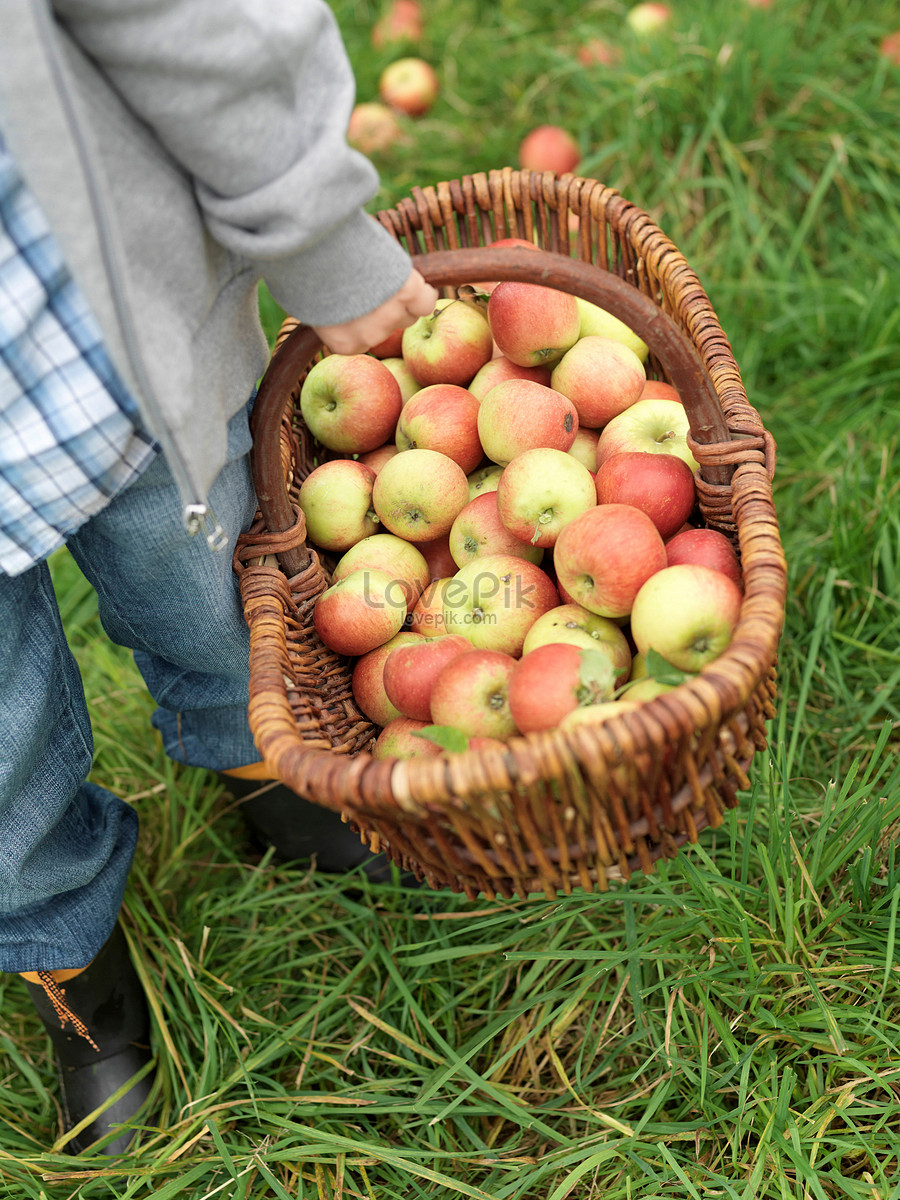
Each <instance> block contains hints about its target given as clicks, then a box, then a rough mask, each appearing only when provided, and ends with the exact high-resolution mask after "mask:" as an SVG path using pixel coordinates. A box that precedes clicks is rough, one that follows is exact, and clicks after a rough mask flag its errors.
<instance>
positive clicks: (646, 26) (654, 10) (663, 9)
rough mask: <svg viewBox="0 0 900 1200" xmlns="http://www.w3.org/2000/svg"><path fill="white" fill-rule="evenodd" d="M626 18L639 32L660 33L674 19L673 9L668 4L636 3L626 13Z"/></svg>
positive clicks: (635, 30)
mask: <svg viewBox="0 0 900 1200" xmlns="http://www.w3.org/2000/svg"><path fill="white" fill-rule="evenodd" d="M625 20H626V22H627V23H628V25H629V26H630V27H631V29H632V30H633V31H634V32H635V33H637V34H640V35H648V34H655V33H660V32H661V31H662V30H663V29H665V28H666V26H667V25H668V24H669V22H670V21H671V20H672V10H671V8H670V7H669V6H668V4H652V3H647V4H635V6H634V7H633V8H630V9H629V10H628V12H627V13H626V14H625Z"/></svg>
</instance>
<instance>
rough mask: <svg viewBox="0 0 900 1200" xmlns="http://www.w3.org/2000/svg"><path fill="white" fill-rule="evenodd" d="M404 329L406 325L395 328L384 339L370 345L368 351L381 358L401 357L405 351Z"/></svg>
mask: <svg viewBox="0 0 900 1200" xmlns="http://www.w3.org/2000/svg"><path fill="white" fill-rule="evenodd" d="M403 329H404V326H402V325H401V326H400V328H399V329H395V330H393V332H391V333H389V334H388V335H387V337H386V338H384V339H383V340H382V341H380V342H376V344H375V345H374V346H370V347H369V349H368V351H367V353H368V354H371V355H372V356H373V357H375V358H380V359H385V358H399V357H400V355H401V354H402V353H403Z"/></svg>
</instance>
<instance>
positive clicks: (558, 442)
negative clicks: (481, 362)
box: [478, 379, 578, 467]
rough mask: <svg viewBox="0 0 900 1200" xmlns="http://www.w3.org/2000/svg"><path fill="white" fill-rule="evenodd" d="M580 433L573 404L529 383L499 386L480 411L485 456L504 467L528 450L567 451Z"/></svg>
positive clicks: (511, 382)
mask: <svg viewBox="0 0 900 1200" xmlns="http://www.w3.org/2000/svg"><path fill="white" fill-rule="evenodd" d="M577 432H578V413H577V412H576V411H575V405H574V404H573V403H572V402H571V400H567V399H566V397H565V396H563V395H561V394H560V393H559V392H555V391H554V390H553V389H552V388H548V387H545V386H544V385H543V384H542V383H534V382H532V381H531V380H530V379H507V380H506V381H505V382H504V383H498V384H497V385H496V387H492V388H491V390H490V391H489V392H488V394H487V395H486V396H485V397H484V399H483V400H482V401H481V406H480V408H479V410H478V436H479V437H480V439H481V444H482V446H483V447H484V452H485V454H486V455H487V456H488V458H490V459H492V460H493V461H494V462H495V463H497V464H498V465H499V466H501V467H505V466H506V465H507V464H508V463H510V462H511V461H512V460H513V459H514V458H515V457H516V455H518V454H522V453H523V452H524V451H525V450H533V449H537V448H538V447H541V446H543V447H550V448H552V449H554V450H563V451H565V450H568V449H569V448H570V447H571V445H572V443H573V442H574V441H575V435H576V434H577Z"/></svg>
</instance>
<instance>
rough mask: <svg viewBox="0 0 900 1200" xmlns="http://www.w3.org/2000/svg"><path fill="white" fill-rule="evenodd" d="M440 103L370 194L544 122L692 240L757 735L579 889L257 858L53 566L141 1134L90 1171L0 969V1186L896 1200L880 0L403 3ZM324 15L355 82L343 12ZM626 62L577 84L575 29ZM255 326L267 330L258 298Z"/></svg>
mask: <svg viewBox="0 0 900 1200" xmlns="http://www.w3.org/2000/svg"><path fill="white" fill-rule="evenodd" d="M424 7H425V10H426V26H427V30H428V34H427V39H426V42H425V44H424V46H423V47H422V50H423V53H424V54H425V55H426V56H427V57H429V58H431V59H432V60H433V61H434V62H435V63H436V64H437V65H438V66H439V68H440V71H441V75H442V80H443V87H444V90H443V94H442V97H441V100H440V102H439V103H438V105H437V106H436V107H435V109H434V110H433V111H432V113H430V114H429V115H428V116H426V117H424V118H422V119H420V120H419V121H418V122H415V123H412V122H410V123H409V131H410V143H409V144H408V145H406V146H402V147H400V148H399V149H397V151H396V152H395V153H392V154H390V155H385V156H383V157H382V158H381V159H379V160H378V165H379V167H380V169H381V172H382V191H381V193H380V195H379V197H378V200H377V202H376V204H375V205H374V206H373V207H385V206H388V205H390V204H392V203H394V202H395V200H396V199H397V198H399V197H400V196H401V195H403V194H405V193H406V192H407V191H408V189H409V188H410V187H411V186H413V185H416V184H427V183H433V182H437V181H439V180H441V179H449V178H454V177H457V176H459V175H461V174H464V173H468V172H472V171H477V170H487V169H490V168H492V167H498V166H503V165H506V164H511V165H514V164H515V156H516V148H517V146H518V142H519V140H520V138H521V136H522V135H523V134H524V133H525V132H526V131H527V129H528V128H530V127H531V126H532V125H534V124H538V123H541V122H544V121H553V122H558V123H561V124H564V125H566V126H568V127H569V128H571V129H572V130H573V132H574V133H575V134H576V136H577V137H578V138H579V140H580V143H581V146H582V150H583V153H584V160H583V163H582V168H581V169H582V172H583V173H584V174H588V175H593V176H596V177H599V178H602V179H603V180H604V182H606V183H609V184H611V185H613V186H615V187H618V188H619V189H620V190H622V191H623V192H624V193H625V194H626V195H627V196H628V197H629V198H630V199H632V200H634V201H635V202H636V203H637V204H639V205H641V206H642V207H644V208H646V209H648V211H650V212H651V213H652V215H653V216H654V218H655V219H656V220H657V221H658V222H659V224H660V225H662V227H663V228H664V229H665V230H666V232H667V233H668V234H669V235H670V236H671V237H672V239H673V240H674V241H675V242H676V244H677V245H678V246H679V247H680V248H681V249H682V250H683V251H684V252H685V253H686V254H687V256H688V258H689V259H690V261H691V263H692V265H693V266H694V267H695V269H696V270H697V271H698V273H699V274H700V276H701V278H702V279H703V282H704V284H705V286H706V288H707V290H708V292H709V293H710V296H711V298H712V301H713V304H714V306H715V307H716V310H717V312H718V313H719V315H720V318H721V320H722V323H723V325H724V327H725V329H726V331H727V332H728V334H729V337H730V339H731V341H732V344H733V346H734V349H735V353H736V356H737V359H738V361H739V362H740V364H741V368H742V371H743V374H744V378H745V382H746V385H747V389H748V392H749V394H750V397H751V400H752V402H753V403H754V404H755V406H756V407H757V408H758V409H759V411H760V413H761V415H762V416H763V419H764V421H765V423H766V425H767V427H768V428H769V429H770V430H771V431H772V433H773V434H774V436H775V438H776V440H777V442H778V446H779V466H778V475H777V493H776V500H777V503H778V509H779V518H780V524H781V531H782V536H783V540H784V544H785V549H786V553H787V557H788V563H789V595H788V604H787V614H786V628H785V635H784V639H783V642H782V647H781V653H780V687H781V694H780V697H779V704H778V715H777V718H776V719H775V721H774V722H773V724H772V731H771V732H772V737H771V751H770V754H768V755H765V754H764V755H760V756H758V758H757V760H756V761H755V763H754V768H753V775H752V786H751V788H750V790H749V791H748V792H747V793H746V794H744V795H742V797H741V803H740V806H739V808H738V809H737V810H735V811H733V812H731V813H730V814H729V816H728V818H727V820H726V823H725V824H724V826H723V827H722V828H720V829H719V830H717V831H715V832H707V833H704V834H703V835H701V839H700V843H699V844H698V845H697V846H695V847H692V848H689V849H687V850H685V851H684V852H683V853H681V854H680V855H679V857H678V858H677V859H676V860H674V861H673V862H671V863H667V864H662V865H661V866H660V867H659V868H658V870H657V871H656V872H655V874H654V875H652V876H648V877H642V876H637V877H635V878H634V879H633V880H632V881H631V882H630V883H629V884H628V885H626V886H619V887H617V888H615V889H614V890H613V891H611V892H610V893H609V894H607V895H603V896H585V895H575V896H572V897H569V898H561V899H559V900H557V901H547V900H530V901H518V900H517V901H511V902H487V901H467V900H465V899H461V898H459V897H455V896H452V895H449V894H445V893H438V894H431V893H425V894H422V893H417V892H410V891H407V890H405V889H404V888H403V887H402V886H400V885H399V884H397V885H396V886H389V887H385V888H382V889H377V890H376V889H373V888H371V887H369V886H368V885H367V884H366V883H365V881H364V880H362V879H358V880H355V881H354V882H355V883H356V885H357V886H356V890H355V891H349V890H348V889H347V887H346V883H347V881H346V880H341V879H335V878H333V877H329V876H322V875H319V874H316V873H310V872H306V871H302V870H288V869H285V868H282V867H277V866H275V865H274V864H272V863H271V862H269V861H267V860H262V861H260V859H259V856H258V855H255V854H254V853H253V852H252V849H251V847H250V846H249V845H248V844H247V842H246V838H245V835H244V833H243V829H242V825H241V822H240V819H239V816H238V815H237V813H236V812H235V811H234V806H233V805H232V804H231V802H230V801H229V799H228V797H227V795H226V793H225V792H224V790H223V789H222V787H221V786H220V785H219V784H218V783H217V782H215V781H214V779H213V778H212V777H210V776H208V775H207V774H206V773H204V772H202V771H198V770H186V769H180V768H176V767H174V766H173V765H172V764H170V763H169V762H168V760H166V758H165V757H164V756H163V754H162V752H161V750H160V748H159V745H158V742H157V740H156V737H155V735H154V734H153V732H152V729H151V727H150V722H149V718H150V713H151V710H152V705H151V702H150V700H149V698H148V697H147V695H146V693H145V691H144V689H143V685H142V683H141V680H140V677H139V676H138V675H137V673H136V671H135V669H134V666H133V664H132V663H131V661H130V658H129V657H128V656H127V655H126V654H125V653H124V652H123V651H121V650H119V649H118V648H116V647H113V646H110V645H109V643H108V642H106V641H105V639H104V638H103V635H102V631H101V630H100V628H99V625H98V621H97V616H96V605H95V602H94V598H93V594H92V592H91V590H90V588H89V587H88V586H87V585H86V584H85V583H84V582H83V581H82V580H81V578H80V576H79V575H78V574H77V571H76V570H75V568H74V566H73V564H72V562H71V560H69V559H68V558H67V556H66V555H65V554H62V555H59V556H57V558H56V559H55V560H54V563H53V568H54V574H55V576H56V580H57V586H58V591H59V594H60V597H61V604H62V607H63V611H64V617H65V621H66V625H67V629H68V631H69V634H70V638H71V641H72V645H73V649H74V650H75V653H76V656H77V657H78V660H79V662H80V664H81V667H82V671H83V675H84V678H85V685H86V689H87V693H88V696H89V700H90V707H91V714H92V719H93V722H94V731H95V739H96V761H95V778H96V779H97V780H98V781H100V782H102V783H103V784H105V785H106V786H108V787H110V788H112V789H113V790H114V791H116V792H117V793H118V794H119V795H121V796H123V797H125V798H126V799H127V800H129V801H130V802H132V803H134V805H135V806H136V808H137V809H138V811H139V813H140V817H141V824H142V834H141V846H140V852H139V854H138V857H137V860H136V864H135V869H134V872H133V876H132V880H131V883H130V886H129V890H128V894H127V928H128V930H129V934H130V936H131V937H132V938H133V939H134V941H135V942H136V943H139V944H140V946H141V948H142V949H141V954H140V956H139V958H138V961H139V964H140V969H141V972H142V974H143V976H144V978H145V982H146V986H147V989H148V993H149V995H150V997H151V1000H152V1002H153V1006H154V1014H155V1026H156V1034H155V1045H156V1049H157V1057H158V1063H159V1084H158V1094H157V1101H158V1102H157V1105H156V1108H155V1110H154V1113H153V1116H152V1121H153V1123H152V1125H151V1126H149V1127H148V1128H147V1131H146V1133H145V1134H144V1135H142V1138H141V1140H140V1143H139V1145H138V1146H137V1147H136V1148H135V1150H134V1152H133V1153H131V1154H129V1155H127V1156H126V1157H125V1158H124V1159H122V1160H121V1161H120V1162H116V1163H114V1164H112V1165H106V1166H100V1165H98V1166H97V1167H96V1169H92V1167H91V1164H90V1161H89V1160H87V1159H83V1160H73V1159H70V1158H68V1157H66V1156H65V1155H63V1154H61V1153H57V1152H54V1151H53V1149H51V1147H52V1146H53V1144H54V1139H55V1138H56V1137H57V1136H58V1133H59V1114H58V1111H57V1102H56V1099H55V1095H56V1092H55V1087H54V1084H53V1082H52V1079H51V1070H50V1062H51V1059H50V1052H49V1043H48V1041H47V1038H46V1036H45V1035H44V1033H43V1031H42V1030H41V1029H40V1027H38V1026H37V1023H36V1021H35V1020H34V1018H33V1015H32V1014H31V1012H30V1010H29V1007H28V1003H27V997H26V994H25V990H24V987H23V985H22V984H21V983H20V981H18V980H17V979H15V978H9V977H7V978H5V979H3V980H2V981H0V988H2V1000H0V1012H2V1037H0V1195H4V1196H7V1195H8V1196H9V1197H10V1198H13V1197H14V1198H16V1200H19V1198H20V1197H27V1198H28V1200H39V1198H40V1200H68V1198H70V1197H76V1196H77V1197H83V1198H84V1200H89V1198H90V1200H93V1198H94V1197H116V1198H117V1200H124V1198H125V1197H128V1198H132V1197H134V1198H141V1200H142V1198H144V1197H148V1198H149V1197H151V1196H153V1197H155V1198H156V1200H168V1198H169V1197H190V1198H191V1200H195V1198H196V1200H201V1198H205V1197H210V1198H212V1197H217V1198H221V1200H284V1198H285V1197H291V1198H292V1200H294V1198H305V1200H309V1198H312V1197H315V1198H316V1200H337V1198H338V1197H345V1198H349V1197H364V1198H365V1200H375V1198H377V1200H401V1198H403V1200H413V1198H416V1200H418V1198H425V1197H428V1198H433V1197H441V1198H442V1200H443V1198H445V1197H447V1198H451V1197H480V1198H482V1200H488V1198H489V1200H507V1198H509V1200H564V1198H567V1197H571V1198H573V1200H600V1198H601V1197H603V1200H656V1198H658V1197H659V1198H662V1197H666V1198H668V1197H672V1198H673V1200H675V1198H678V1200H684V1198H686V1197H692V1198H694V1200H696V1198H698V1197H703V1198H704V1200H705V1198H707V1197H719V1196H721V1197H723V1198H728V1200H755V1198H757V1197H759V1198H764V1200H788V1198H790V1200H826V1198H827V1200H838V1198H844V1197H849V1198H852V1200H900V1053H898V1027H900V957H898V948H900V927H898V925H900V916H898V914H900V860H898V859H900V856H898V851H897V845H898V834H900V765H898V755H897V750H898V738H897V734H896V722H897V719H898V708H900V483H898V479H900V459H898V443H900V436H898V429H900V426H898V419H897V411H898V410H897V396H898V392H900V356H898V355H897V352H896V346H897V343H898V335H900V305H898V303H897V284H896V281H897V278H898V276H900V171H898V163H900V123H898V121H897V113H898V112H900V69H897V68H893V69H892V68H890V67H888V65H887V64H885V63H884V62H881V61H879V59H878V57H877V54H876V48H877V43H878V40H879V38H880V36H881V35H882V34H883V33H884V32H886V31H887V30H889V29H891V28H893V27H894V26H895V25H896V24H897V21H896V11H895V8H894V6H893V5H892V4H890V3H886V2H882V0H874V2H870V3H863V2H862V0H845V2H843V3H838V2H837V0H823V2H819V3H814V2H806V3H800V2H799V0H774V4H773V7H772V9H770V10H769V11H768V12H765V11H761V10H757V9H751V8H748V7H745V5H744V4H743V3H742V0H734V3H729V4H717V5H714V4H709V3H700V2H699V0H695V2H691V0H683V2H682V3H678V0H676V3H675V5H674V7H675V10H676V19H675V27H674V31H673V33H672V35H671V37H670V38H666V39H661V40H659V41H658V42H656V43H639V42H638V41H637V40H636V39H634V38H633V37H630V36H628V37H626V36H625V32H624V29H623V25H622V13H623V11H624V6H623V5H621V4H617V3H614V2H613V0H600V2H597V0H595V2H593V3H587V4H579V5H576V4H566V5H559V4H555V5H553V4H550V3H549V0H533V2H532V3H528V4H521V3H518V2H514V0H495V3H493V4H486V3H477V2H476V0H453V3H450V0H433V2H432V3H427V2H426V3H425V5H424ZM335 9H336V11H337V14H338V16H339V19H340V21H341V24H342V28H343V29H344V32H345V37H346V40H347V45H348V49H349V52H350V55H351V59H352V61H353V63H354V66H355V69H356V71H357V76H358V81H359V87H358V92H359V96H360V98H361V99H367V98H370V97H371V96H372V95H373V94H374V92H375V87H376V82H377V78H378V74H379V71H380V69H381V68H382V67H383V66H384V65H385V64H386V62H387V61H389V59H390V58H391V57H392V54H391V53H390V52H388V51H383V52H380V53H373V52H372V51H371V49H370V48H369V45H368V30H369V28H370V26H371V22H372V20H373V19H374V17H375V16H376V15H377V12H378V6H377V5H376V4H375V3H373V2H366V3H364V2H361V0H357V2H355V3H352V4H351V3H350V2H349V0H340V2H339V3H336V4H335ZM597 34H599V35H601V36H606V37H608V38H609V39H610V40H615V41H621V42H622V44H623V46H624V50H625V53H624V58H623V61H622V63H621V64H620V65H619V66H618V67H616V68H612V69H609V68H606V69H604V68H592V69H591V70H589V71H585V70H584V69H583V68H581V67H579V66H578V65H577V64H576V63H575V62H574V61H573V59H572V56H571V51H572V49H573V48H574V47H575V46H577V45H578V43H579V42H580V41H581V40H583V39H584V38H585V37H586V36H588V35H597ZM266 303H267V308H266V314H267V320H268V321H269V323H270V325H274V322H275V321H276V320H277V315H278V314H277V311H276V310H275V309H274V307H273V306H271V305H270V304H269V303H268V299H267V298H266Z"/></svg>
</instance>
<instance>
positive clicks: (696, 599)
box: [631, 563, 743, 672]
mask: <svg viewBox="0 0 900 1200" xmlns="http://www.w3.org/2000/svg"><path fill="white" fill-rule="evenodd" d="M742 598H743V594H742V592H741V589H740V588H739V587H738V585H737V584H736V583H735V582H734V580H733V579H729V578H728V576H727V575H724V574H723V573H722V572H721V571H715V570H713V568H712V567H704V566H699V565H697V564H695V563H680V564H679V565H678V566H675V567H666V568H665V569H664V570H662V571H657V572H656V574H655V575H653V576H651V577H650V578H649V579H648V580H647V581H646V583H644V584H643V586H642V587H641V588H640V590H639V591H638V594H637V596H636V597H635V600H634V605H633V606H632V610H631V636H632V637H633V638H634V643H635V645H636V646H637V648H638V650H639V651H640V652H641V653H642V654H646V653H647V651H648V650H649V649H650V648H651V647H652V648H653V649H654V650H655V651H656V652H657V653H658V654H661V655H662V656H663V658H664V659H665V660H666V662H668V663H671V664H672V666H674V667H678V668H679V669H680V670H682V671H691V672H696V671H699V670H700V668H701V667H702V666H704V665H705V664H706V663H708V662H712V660H713V659H714V658H718V657H719V655H720V654H721V653H722V651H723V650H724V649H725V648H726V647H727V646H728V644H729V642H730V641H731V635H732V633H733V632H734V627H735V625H737V622H738V617H739V616H740V613H741V601H742Z"/></svg>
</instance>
